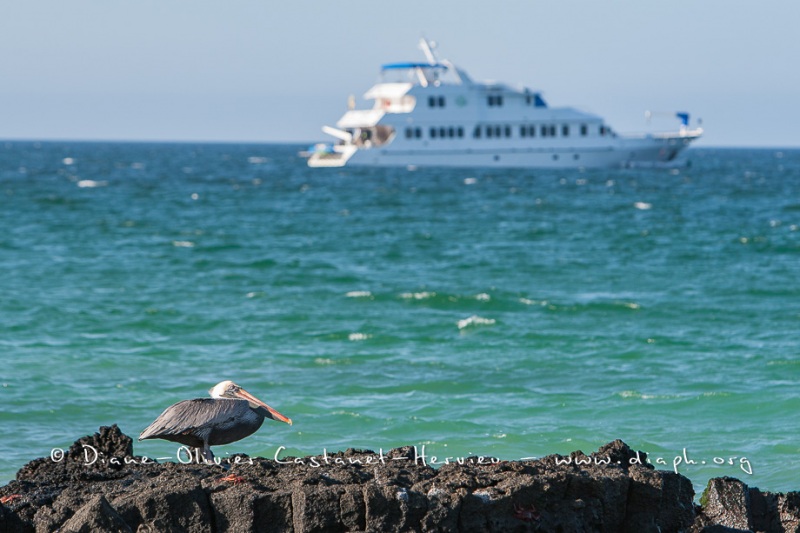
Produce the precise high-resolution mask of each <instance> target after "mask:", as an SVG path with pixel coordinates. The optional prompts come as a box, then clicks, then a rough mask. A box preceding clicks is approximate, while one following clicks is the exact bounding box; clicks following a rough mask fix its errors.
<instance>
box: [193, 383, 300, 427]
mask: <svg viewBox="0 0 800 533" xmlns="http://www.w3.org/2000/svg"><path fill="white" fill-rule="evenodd" d="M208 393H209V394H210V395H211V397H212V398H214V399H217V400H221V399H228V400H246V401H248V402H249V403H250V407H251V408H253V409H266V411H264V414H265V416H268V417H269V418H272V419H273V420H278V421H280V422H286V423H287V424H289V425H290V426H291V425H292V419H291V418H289V417H286V416H283V415H282V414H280V413H279V412H278V411H276V410H275V409H273V408H272V407H270V406H269V405H267V404H265V403H264V402H262V401H261V400H259V399H258V398H256V397H255V396H253V395H252V394H250V393H249V392H247V391H246V390H244V389H243V388H241V387H240V386H239V385H237V384H236V383H234V382H233V381H230V380H225V381H220V382H219V383H217V384H216V385H214V386H213V387H212V388H211V390H209V391H208Z"/></svg>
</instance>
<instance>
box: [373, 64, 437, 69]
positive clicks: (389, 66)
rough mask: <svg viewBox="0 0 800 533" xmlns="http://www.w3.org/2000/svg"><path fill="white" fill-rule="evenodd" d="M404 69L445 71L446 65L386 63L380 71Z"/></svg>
mask: <svg viewBox="0 0 800 533" xmlns="http://www.w3.org/2000/svg"><path fill="white" fill-rule="evenodd" d="M406 68H443V69H446V68H447V65H443V64H442V63H386V64H385V65H381V69H382V70H396V69H406Z"/></svg>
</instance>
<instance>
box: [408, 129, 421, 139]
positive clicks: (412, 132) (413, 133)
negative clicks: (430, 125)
mask: <svg viewBox="0 0 800 533" xmlns="http://www.w3.org/2000/svg"><path fill="white" fill-rule="evenodd" d="M421 138H422V129H421V128H406V139H421Z"/></svg>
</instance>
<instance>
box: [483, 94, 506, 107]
mask: <svg viewBox="0 0 800 533" xmlns="http://www.w3.org/2000/svg"><path fill="white" fill-rule="evenodd" d="M486 103H487V104H489V107H500V106H502V105H503V95H501V94H490V95H489V96H487V97H486Z"/></svg>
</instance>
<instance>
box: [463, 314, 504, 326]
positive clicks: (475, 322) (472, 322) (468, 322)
mask: <svg viewBox="0 0 800 533" xmlns="http://www.w3.org/2000/svg"><path fill="white" fill-rule="evenodd" d="M495 322H497V321H496V320H495V319H493V318H483V317H481V316H478V315H472V316H471V317H469V318H465V319H463V320H459V321H458V329H464V328H468V327H470V326H491V325H492V324H494V323H495Z"/></svg>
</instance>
